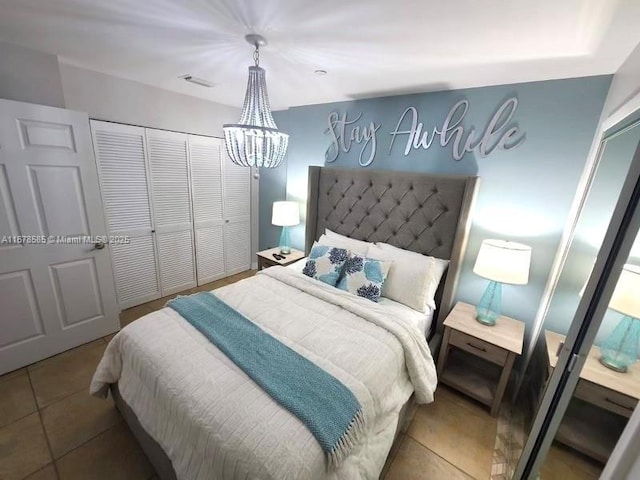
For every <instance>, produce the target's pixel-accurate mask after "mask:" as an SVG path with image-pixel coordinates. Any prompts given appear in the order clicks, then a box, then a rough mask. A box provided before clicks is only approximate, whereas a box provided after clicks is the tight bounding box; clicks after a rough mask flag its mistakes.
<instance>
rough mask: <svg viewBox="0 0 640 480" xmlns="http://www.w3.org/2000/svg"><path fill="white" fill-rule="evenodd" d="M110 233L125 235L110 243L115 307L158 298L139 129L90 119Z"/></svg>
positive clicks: (141, 134) (149, 209)
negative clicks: (123, 239)
mask: <svg viewBox="0 0 640 480" xmlns="http://www.w3.org/2000/svg"><path fill="white" fill-rule="evenodd" d="M91 131H92V135H93V146H94V150H95V154H96V160H97V162H98V169H99V176H100V188H101V191H102V199H103V204H104V209H105V213H106V217H107V225H108V229H109V235H115V236H128V237H129V238H130V243H129V244H124V243H118V244H113V245H111V258H112V263H113V269H114V275H115V280H116V289H117V294H118V303H119V305H120V308H123V309H124V308H129V307H133V306H135V305H139V304H141V303H145V302H148V301H150V300H154V299H156V298H160V296H161V295H160V285H159V280H158V271H157V266H156V254H155V247H154V238H153V233H152V230H153V226H152V218H151V207H150V204H149V186H148V183H147V166H146V149H145V148H146V147H145V135H144V129H143V128H140V127H132V126H130V125H120V124H116V123H109V122H99V121H95V120H92V121H91Z"/></svg>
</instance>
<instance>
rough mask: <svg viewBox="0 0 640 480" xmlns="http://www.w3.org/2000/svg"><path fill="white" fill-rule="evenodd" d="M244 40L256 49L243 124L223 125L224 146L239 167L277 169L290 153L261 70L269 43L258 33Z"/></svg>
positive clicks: (243, 108)
mask: <svg viewBox="0 0 640 480" xmlns="http://www.w3.org/2000/svg"><path fill="white" fill-rule="evenodd" d="M245 39H246V40H247V42H249V43H250V44H252V45H253V46H254V47H255V51H254V53H253V60H254V62H255V65H253V66H250V67H249V81H248V83H247V93H246V94H245V97H244V105H243V106H242V115H241V116H240V121H239V122H238V123H231V124H226V125H223V126H222V128H223V130H224V143H225V146H226V149H227V153H228V154H229V157H231V160H232V161H233V163H235V164H237V165H241V166H243V167H256V168H260V167H265V168H275V167H277V166H278V165H280V164H281V163H282V160H284V156H285V154H286V153H287V145H288V143H289V135H287V134H286V133H282V132H281V131H279V130H278V127H277V126H276V122H274V121H273V117H272V116H271V109H270V108H269V96H268V95H267V84H266V81H265V71H264V68H261V67H260V47H261V46H264V45H266V44H267V40H266V39H265V38H264V37H262V36H261V35H255V34H250V35H247V36H246V37H245ZM256 176H257V175H256Z"/></svg>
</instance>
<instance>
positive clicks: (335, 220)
mask: <svg viewBox="0 0 640 480" xmlns="http://www.w3.org/2000/svg"><path fill="white" fill-rule="evenodd" d="M478 183H479V178H478V177H456V176H438V175H427V174H420V173H409V172H391V171H381V170H367V169H357V170H351V169H340V168H329V167H309V196H308V201H307V219H306V245H305V250H306V253H307V254H308V253H309V250H310V249H311V246H312V245H313V242H314V241H315V240H317V239H318V238H320V235H322V234H323V233H324V230H325V228H328V229H330V230H332V231H334V232H337V233H340V234H342V235H346V236H348V237H351V238H355V239H358V240H364V241H367V242H384V243H389V244H391V245H394V246H396V247H400V248H404V249H406V250H411V251H413V252H418V253H422V254H424V255H430V256H433V257H438V258H444V259H448V260H450V263H449V269H448V271H447V274H446V277H445V279H444V280H443V281H442V282H441V284H440V288H439V290H438V294H437V295H436V302H437V305H438V312H437V313H436V315H437V317H436V318H437V323H436V327H435V329H432V332H434V333H435V334H436V335H435V337H437V338H433V340H434V341H433V342H431V341H430V342H429V343H430V344H432V346H433V345H439V340H440V338H439V337H440V335H441V333H442V322H443V321H444V318H445V317H446V316H447V315H448V314H449V311H450V310H451V308H452V307H453V305H452V302H453V297H454V295H455V291H456V286H457V283H458V277H459V271H460V264H461V262H462V259H463V257H464V252H465V250H466V246H467V239H468V235H469V227H470V224H471V211H472V208H473V204H474V201H475V196H476V190H477V187H478Z"/></svg>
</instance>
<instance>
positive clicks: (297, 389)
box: [167, 292, 364, 468]
mask: <svg viewBox="0 0 640 480" xmlns="http://www.w3.org/2000/svg"><path fill="white" fill-rule="evenodd" d="M167 306H169V307H171V308H172V309H174V310H175V311H176V312H178V313H179V314H180V315H182V317H184V318H185V320H187V321H188V322H189V323H190V324H191V325H193V326H194V327H195V328H196V329H198V330H199V331H200V333H202V334H203V335H204V336H205V337H207V338H208V339H209V340H210V341H211V343H213V344H214V345H215V346H216V347H218V348H219V349H220V350H221V351H222V352H224V354H225V355H226V356H227V357H229V359H231V360H232V361H233V362H234V363H235V364H236V365H237V366H238V367H240V368H241V369H242V370H243V371H244V372H245V373H246V374H247V375H248V376H249V377H251V379H252V380H253V381H254V382H255V383H257V384H258V385H259V386H260V387H261V388H262V389H263V390H264V391H265V392H267V393H268V394H269V395H271V397H272V398H273V399H274V400H276V401H277V402H278V403H279V404H280V405H282V406H283V407H284V408H286V409H287V410H289V411H290V412H291V413H293V414H294V415H296V416H297V417H298V418H299V419H300V421H302V422H303V423H304V424H305V425H306V426H307V427H308V428H309V430H310V431H311V433H312V434H313V435H314V436H315V437H316V439H317V440H318V442H319V443H320V446H321V447H322V449H323V450H324V452H325V454H326V455H327V459H328V462H329V466H330V468H335V467H336V466H338V465H339V464H340V463H341V462H342V460H344V458H345V457H346V456H348V455H349V452H350V451H351V448H352V447H353V446H354V445H355V444H356V442H357V438H358V436H359V434H360V433H361V432H362V430H363V427H364V414H363V412H362V406H361V405H360V403H359V402H358V399H357V398H356V397H355V395H353V393H351V391H350V390H349V389H348V388H347V387H345V386H344V385H343V384H342V383H341V382H340V381H339V380H337V379H336V378H334V377H333V376H332V375H330V374H329V373H327V372H325V371H324V370H323V369H321V368H320V367H318V366H317V365H316V364H314V363H313V362H311V361H309V360H307V359H306V358H305V357H303V356H302V355H300V354H299V353H297V352H295V351H294V350H292V349H291V348H289V347H288V346H286V345H284V344H283V343H282V342H280V341H279V340H277V339H275V338H274V337H272V336H271V335H269V334H268V333H267V332H265V331H264V330H262V329H261V328H260V327H258V326H257V325H256V324H255V323H253V322H251V321H250V320H248V319H247V318H246V317H244V316H243V315H242V314H241V313H239V312H238V311H236V310H235V309H233V308H231V307H230V306H229V305H227V304H226V303H224V302H223V301H222V300H220V299H219V298H218V297H216V296H215V295H214V294H212V293H208V292H201V293H196V294H195V295H191V296H188V297H178V298H176V299H174V300H171V301H169V302H168V303H167Z"/></svg>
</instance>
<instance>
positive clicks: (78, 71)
mask: <svg viewBox="0 0 640 480" xmlns="http://www.w3.org/2000/svg"><path fill="white" fill-rule="evenodd" d="M60 76H61V78H62V88H63V91H64V99H65V103H66V106H67V108H69V109H71V110H80V111H82V112H87V113H88V114H89V117H91V118H94V119H99V120H109V121H112V122H120V123H129V124H132V125H140V126H144V127H153V128H161V129H164V130H176V131H180V132H187V133H196V134H201V135H212V136H216V137H221V136H222V124H223V123H236V122H237V121H238V118H240V109H239V108H236V107H229V106H227V105H221V104H219V103H214V102H210V101H207V100H203V99H200V98H197V97H190V96H189V95H183V94H180V93H174V92H170V91H169V90H163V89H161V88H157V87H152V86H149V85H144V84H142V83H138V82H134V81H132V80H125V79H122V78H118V77H113V76H111V75H105V74H104V73H99V72H94V71H92V70H86V69H84V68H78V67H74V66H72V65H68V64H65V63H60ZM203 88H204V87H203ZM240 100H242V99H239V100H238V101H240Z"/></svg>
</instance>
